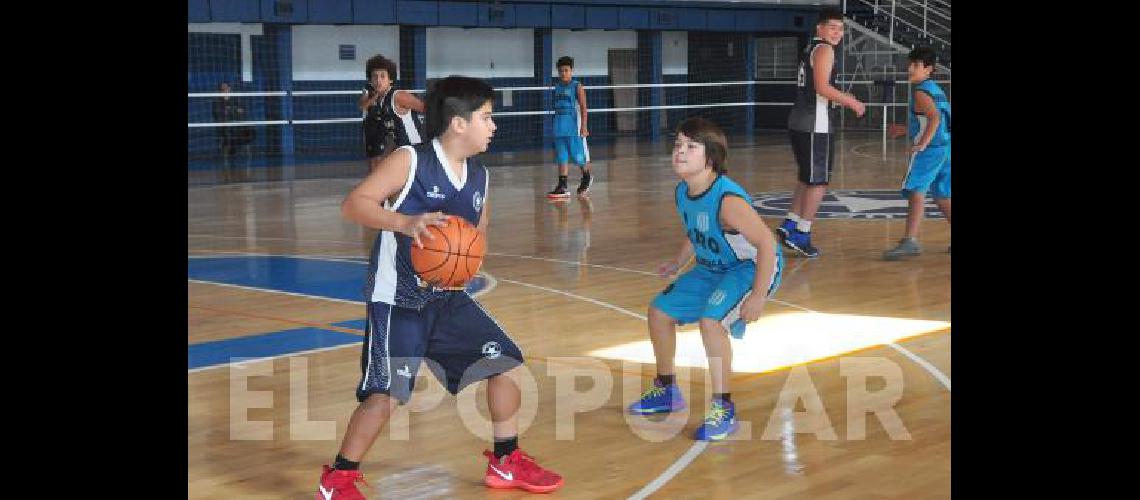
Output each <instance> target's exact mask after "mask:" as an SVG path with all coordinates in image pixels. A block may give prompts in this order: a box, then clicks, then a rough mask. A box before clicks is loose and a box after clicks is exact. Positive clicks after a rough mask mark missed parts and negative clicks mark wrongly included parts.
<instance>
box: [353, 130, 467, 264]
mask: <svg viewBox="0 0 1140 500" xmlns="http://www.w3.org/2000/svg"><path fill="white" fill-rule="evenodd" d="M411 164H412V154H411V153H410V152H409V151H408V150H407V149H406V148H400V149H397V150H396V151H393V152H392V154H389V155H388V156H387V157H386V158H384V160H383V161H381V162H380V166H379V167H377V168H376V169H375V170H373V171H372V173H370V174H368V177H365V178H364V180H363V181H361V182H360V184H359V185H357V186H356V188H354V189H353V190H352V192H350V193H348V196H346V197H345V198H344V202H342V203H341V204H340V213H341V215H342V216H343V217H344V218H345V219H348V220H350V221H353V222H356V223H358V224H361V225H363V226H365V227H370V228H372V229H380V230H383V231H396V232H400V233H403V234H406V235H408V236H411V237H412V239H414V240H415V242H416V245H417V246H420V247H422V246H423V245H422V244H421V243H420V236H425V237H427V238H429V239H431V238H433V236H432V235H431V233H430V232H429V231H428V230H427V227H428V226H431V225H435V226H441V227H442V226H445V225H447V223H446V222H445V219H446V218H447V216H446V215H444V214H443V213H442V212H431V213H425V214H419V215H404V214H401V213H399V212H396V211H394V210H387V209H385V208H384V207H383V206H381V205H382V204H383V203H384V200H387V199H388V198H391V197H392V196H393V195H395V194H397V193H399V192H400V191H402V190H403V189H404V184H406V183H407V180H408V174H409V172H410V171H411Z"/></svg>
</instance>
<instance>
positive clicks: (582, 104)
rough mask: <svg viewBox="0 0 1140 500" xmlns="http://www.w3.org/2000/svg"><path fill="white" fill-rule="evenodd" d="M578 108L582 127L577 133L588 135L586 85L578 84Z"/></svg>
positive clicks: (583, 135)
mask: <svg viewBox="0 0 1140 500" xmlns="http://www.w3.org/2000/svg"><path fill="white" fill-rule="evenodd" d="M578 108H579V109H581V111H582V129H581V130H579V131H578V133H579V134H580V135H581V136H582V137H586V136H588V135H590V129H589V127H588V126H587V124H588V123H589V120H586V87H583V86H582V85H578Z"/></svg>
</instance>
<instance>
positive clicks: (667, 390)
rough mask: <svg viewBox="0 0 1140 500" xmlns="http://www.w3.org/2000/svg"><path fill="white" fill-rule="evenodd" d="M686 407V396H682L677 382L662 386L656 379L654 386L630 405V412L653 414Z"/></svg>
mask: <svg viewBox="0 0 1140 500" xmlns="http://www.w3.org/2000/svg"><path fill="white" fill-rule="evenodd" d="M683 409H685V398H684V397H683V396H681V389H679V388H678V387H677V384H669V385H667V386H662V385H661V384H660V383H658V382H657V381H656V380H654V381H653V388H652V389H649V390H648V391H645V393H644V394H642V395H641V399H639V400H637V401H635V402H633V403H632V404H630V405H629V412H630V413H633V414H635V415H651V414H654V413H669V412H673V411H679V410H683Z"/></svg>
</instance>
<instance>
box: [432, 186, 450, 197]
mask: <svg viewBox="0 0 1140 500" xmlns="http://www.w3.org/2000/svg"><path fill="white" fill-rule="evenodd" d="M427 197H428V198H447V195H446V194H443V193H441V192H439V186H432V187H431V191H429V192H428V194H427Z"/></svg>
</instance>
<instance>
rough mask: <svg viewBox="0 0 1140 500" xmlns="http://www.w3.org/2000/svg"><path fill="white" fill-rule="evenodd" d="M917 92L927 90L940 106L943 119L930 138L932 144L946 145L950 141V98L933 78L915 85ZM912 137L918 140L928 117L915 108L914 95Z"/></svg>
mask: <svg viewBox="0 0 1140 500" xmlns="http://www.w3.org/2000/svg"><path fill="white" fill-rule="evenodd" d="M914 89H915V91H916V92H925V93H926V94H927V95H929V96H930V98H931V99H932V100H933V101H934V107H936V108H938V112H939V114H941V115H942V116H941V119H940V120H939V121H938V130H936V131H934V135H933V136H932V137H931V138H930V144H929V145H930V146H945V145H946V144H949V143H950V100H949V99H947V98H946V93H945V92H943V91H942V87H939V86H938V84H937V83H934V81H933V80H931V79H929V78H927V79H926V80H923V81H922V83H919V84H918V85H916V86H915V87H914ZM910 114H911V117H910V127H909V132H910V138H911V140H914V141H917V140H918V139H919V134H921V133H922V131H923V130H924V129H925V128H926V121H927V118H926V116H925V115H920V114H918V113H916V112H915V109H914V96H913V95H911V96H910Z"/></svg>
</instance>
